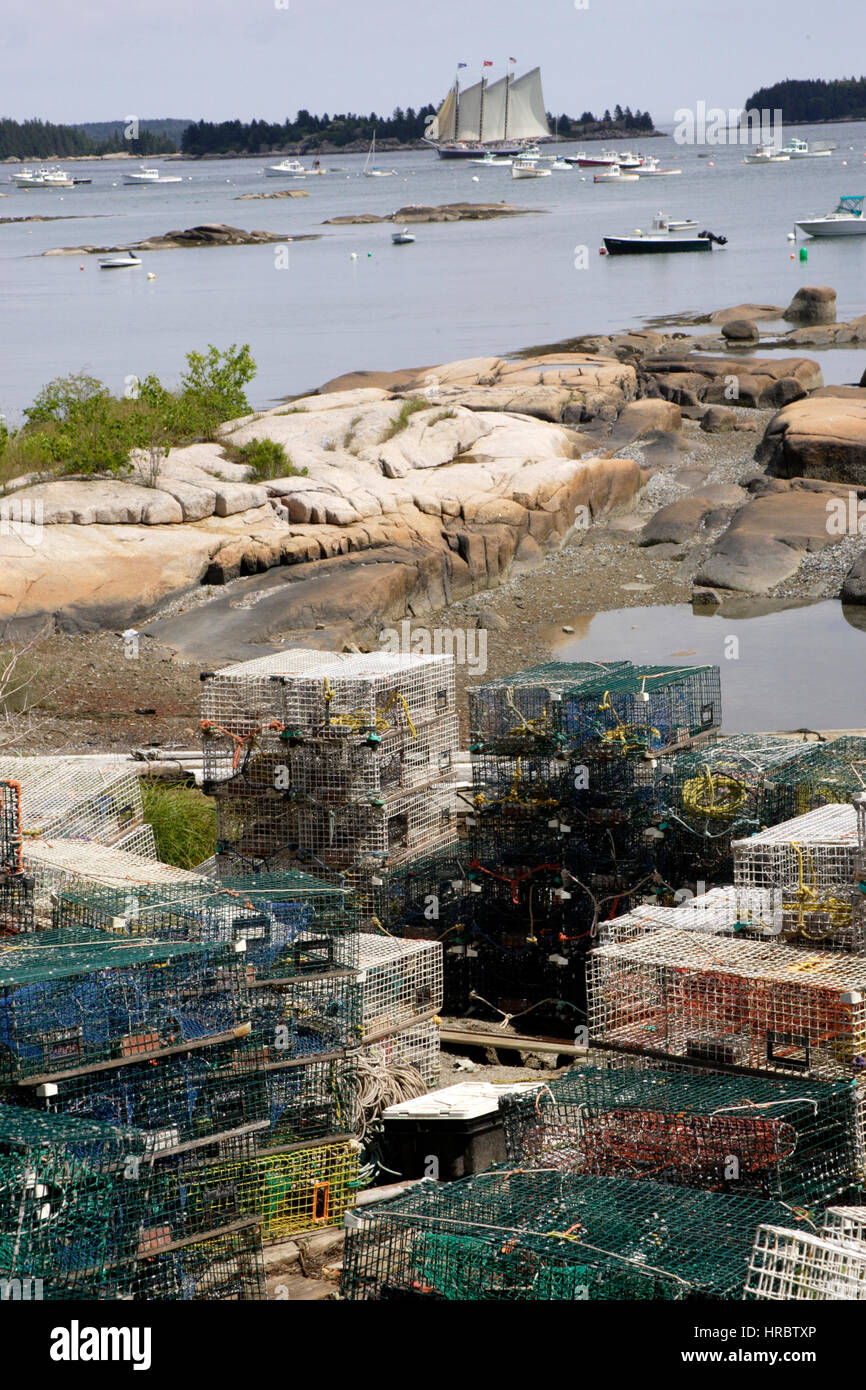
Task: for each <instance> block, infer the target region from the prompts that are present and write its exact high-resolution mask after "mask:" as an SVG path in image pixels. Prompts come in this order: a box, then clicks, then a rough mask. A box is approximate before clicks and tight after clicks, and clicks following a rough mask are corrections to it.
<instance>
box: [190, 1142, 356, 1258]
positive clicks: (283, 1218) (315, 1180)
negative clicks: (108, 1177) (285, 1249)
mask: <svg viewBox="0 0 866 1390" xmlns="http://www.w3.org/2000/svg"><path fill="white" fill-rule="evenodd" d="M358 1155H359V1147H358V1145H357V1143H355V1141H354V1140H351V1139H348V1140H344V1141H341V1142H340V1143H335V1144H314V1145H307V1146H305V1147H303V1148H298V1149H294V1150H292V1151H290V1152H287V1153H264V1154H259V1155H258V1156H257V1157H255V1158H253V1159H252V1160H251V1161H249V1162H243V1163H232V1162H224V1163H219V1162H217V1163H215V1164H214V1168H213V1172H212V1173H211V1175H210V1176H211V1177H216V1178H217V1179H218V1181H219V1182H221V1183H222V1184H224V1186H225V1189H226V1203H227V1204H229V1205H228V1210H229V1211H230V1212H235V1211H240V1212H242V1213H245V1214H246V1215H248V1216H254V1217H256V1218H257V1219H258V1220H259V1221H261V1230H262V1237H263V1239H264V1240H265V1241H269V1240H281V1239H283V1238H284V1237H285V1236H290V1235H293V1234H294V1233H295V1232H296V1231H309V1230H313V1229H314V1228H315V1227H317V1226H338V1225H339V1224H340V1222H341V1221H342V1219H343V1214H344V1212H345V1211H346V1209H347V1207H349V1206H350V1205H351V1203H352V1200H353V1198H354V1196H355V1193H356V1191H357V1188H358V1186H359V1185H360V1184H359V1179H358ZM188 1200H189V1201H191V1202H193V1203H196V1202H197V1201H198V1200H199V1193H198V1191H197V1189H196V1185H195V1183H191V1184H190V1188H189V1192H188ZM214 1214H215V1215H219V1205H218V1204H217V1206H216V1210H215V1213H214Z"/></svg>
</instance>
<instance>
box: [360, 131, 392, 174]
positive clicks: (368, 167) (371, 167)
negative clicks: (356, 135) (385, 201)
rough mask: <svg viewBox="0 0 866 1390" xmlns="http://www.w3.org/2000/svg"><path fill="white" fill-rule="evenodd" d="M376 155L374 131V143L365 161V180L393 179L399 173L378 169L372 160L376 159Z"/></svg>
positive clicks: (374, 133) (374, 135) (374, 134)
mask: <svg viewBox="0 0 866 1390" xmlns="http://www.w3.org/2000/svg"><path fill="white" fill-rule="evenodd" d="M375 155H376V132H375V131H373V140H372V143H371V145H370V148H369V149H368V151H367V158H366V159H365V161H364V168H363V174H364V177H365V178H368V179H389V178H391V176H392V174H396V172H397V170H396V169H380V168H378V166H377V165H375V164H372V163H371V160H373V159H374V158H375Z"/></svg>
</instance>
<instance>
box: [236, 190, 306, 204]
mask: <svg viewBox="0 0 866 1390" xmlns="http://www.w3.org/2000/svg"><path fill="white" fill-rule="evenodd" d="M309 196H310V195H309V192H308V191H307V189H306V188H278V189H277V191H276V193H236V194H235V202H236V203H243V202H248V201H251V200H253V199H258V198H309Z"/></svg>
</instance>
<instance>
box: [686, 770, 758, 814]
mask: <svg viewBox="0 0 866 1390" xmlns="http://www.w3.org/2000/svg"><path fill="white" fill-rule="evenodd" d="M682 799H683V808H684V810H686V811H689V812H691V814H692V815H694V816H706V817H707V818H708V819H709V820H728V819H730V817H731V816H733V815H735V814H736V812H737V811H739V810H740V807H741V806H742V805H743V803H744V802H745V800H746V788H745V787H744V786H743V784H742V782H738V781H737V780H736V778H734V777H726V776H725V774H724V773H716V774H713V772H712V771H711V770H710V768H709V767H707V766H705V767H704V769H703V771H702V772H701V773H700V774H699V775H698V776H697V777H690V778H689V780H688V781H687V782H684V783H683V790H682Z"/></svg>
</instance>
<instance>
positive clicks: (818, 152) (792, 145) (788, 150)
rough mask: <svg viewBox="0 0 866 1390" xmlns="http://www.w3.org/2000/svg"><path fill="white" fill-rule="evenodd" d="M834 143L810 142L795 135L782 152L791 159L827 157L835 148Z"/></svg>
mask: <svg viewBox="0 0 866 1390" xmlns="http://www.w3.org/2000/svg"><path fill="white" fill-rule="evenodd" d="M834 148H835V146H833V145H815V146H812V145H810V144H809V142H808V140H800V139H799V138H798V136H796V135H793V136H792V137H791V139H790V140H789V141H788V143H787V145H783V146H782V148H781V150H780V151H779V153H780V154H786V155H787V156H788V158H789V159H827V158H828V157H829V156H830V155H831V154H832V153H833V150H834Z"/></svg>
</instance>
